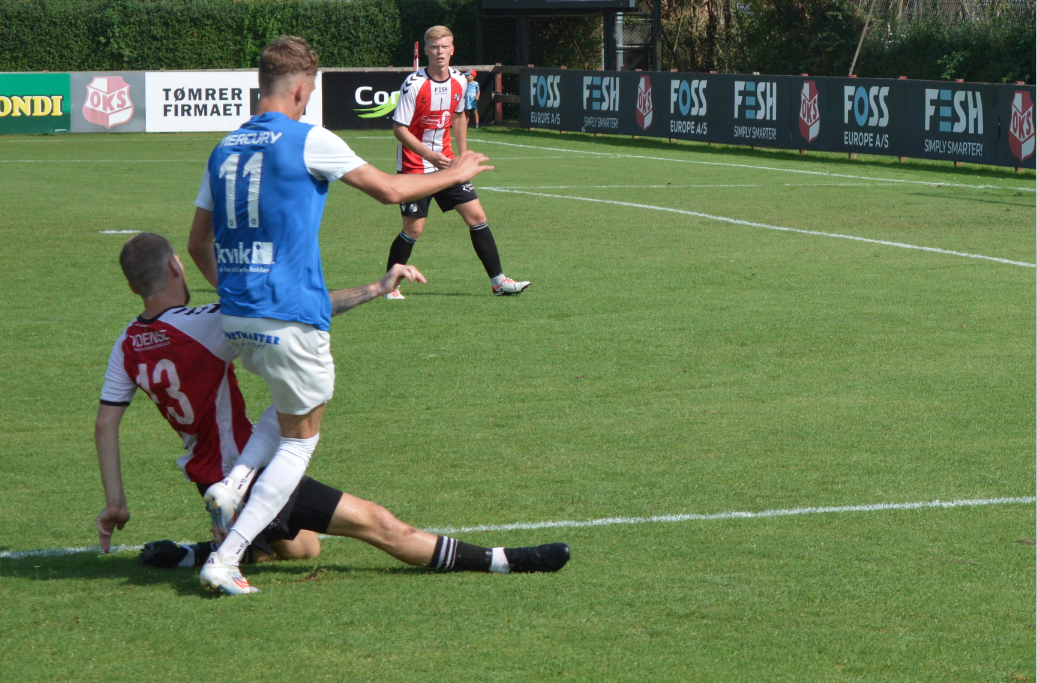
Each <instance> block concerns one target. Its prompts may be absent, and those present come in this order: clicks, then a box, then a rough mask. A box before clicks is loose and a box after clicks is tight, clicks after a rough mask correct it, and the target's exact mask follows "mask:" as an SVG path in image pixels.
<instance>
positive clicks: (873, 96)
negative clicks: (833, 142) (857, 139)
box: [843, 85, 889, 128]
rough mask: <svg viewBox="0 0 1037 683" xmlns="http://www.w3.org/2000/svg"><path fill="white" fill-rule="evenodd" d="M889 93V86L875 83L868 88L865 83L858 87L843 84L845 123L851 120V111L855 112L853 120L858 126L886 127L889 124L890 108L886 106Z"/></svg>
mask: <svg viewBox="0 0 1037 683" xmlns="http://www.w3.org/2000/svg"><path fill="white" fill-rule="evenodd" d="M888 95H889V87H888V86H883V87H879V86H877V85H873V86H871V88H869V89H867V90H865V89H864V86H863V85H859V86H857V87H856V88H854V87H853V86H852V85H847V86H843V123H849V122H850V112H853V120H854V121H856V122H857V125H858V126H861V127H864V126H877V127H879V128H885V127H886V126H888V125H889V108H888V107H887V106H886V97H887V96H888ZM880 111H881V113H880Z"/></svg>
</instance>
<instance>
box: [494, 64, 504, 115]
mask: <svg viewBox="0 0 1037 683" xmlns="http://www.w3.org/2000/svg"><path fill="white" fill-rule="evenodd" d="M497 66H500V62H497ZM503 87H504V75H503V74H501V72H500V71H498V72H497V73H496V74H494V76H493V92H495V93H497V94H498V95H499V94H501V92H502V90H503ZM493 114H494V117H493V120H494V121H503V120H504V105H503V104H501V103H500V102H498V103H497V104H496V105H494V111H493Z"/></svg>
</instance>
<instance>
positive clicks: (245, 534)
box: [219, 434, 320, 565]
mask: <svg viewBox="0 0 1037 683" xmlns="http://www.w3.org/2000/svg"><path fill="white" fill-rule="evenodd" d="M319 439H320V435H319V434H318V435H317V436H314V437H313V438H310V439H287V438H284V437H282V438H281V443H280V445H278V447H277V453H275V454H274V457H273V459H272V460H271V461H270V464H269V465H267V468H266V469H265V470H263V475H262V476H261V477H259V479H258V480H257V481H256V485H255V486H253V487H252V495H251V496H250V497H249V499H248V505H246V506H245V509H244V510H242V511H241V514H240V515H238V521H237V522H235V523H234V527H233V528H232V529H231V530H230V533H229V534H227V538H226V540H224V541H223V544H222V545H220V550H219V556H220V562H222V563H224V564H233V565H237V564H238V562H239V561H240V560H241V556H242V555H243V554H244V553H245V548H247V547H248V544H249V543H251V542H252V540H253V539H254V538H255V537H256V536H258V535H259V533H260V532H261V531H263V529H265V528H266V527H267V526H268V525H269V524H270V522H272V521H274V518H275V517H276V516H277V513H278V512H280V511H281V508H283V507H284V505H285V503H287V502H288V498H289V497H290V496H291V495H292V491H294V490H295V487H296V486H298V485H299V481H300V480H301V479H302V475H304V474H306V467H307V465H309V464H310V456H311V455H313V449H315V448H316V447H317V441H318V440H319Z"/></svg>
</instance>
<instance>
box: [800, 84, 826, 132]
mask: <svg viewBox="0 0 1037 683" xmlns="http://www.w3.org/2000/svg"><path fill="white" fill-rule="evenodd" d="M799 134H800V135H802V136H803V139H804V140H806V141H807V142H813V141H814V140H816V139H817V136H818V135H820V134H821V110H820V109H819V108H818V106H817V83H815V82H814V81H803V91H802V92H801V93H800V95H799Z"/></svg>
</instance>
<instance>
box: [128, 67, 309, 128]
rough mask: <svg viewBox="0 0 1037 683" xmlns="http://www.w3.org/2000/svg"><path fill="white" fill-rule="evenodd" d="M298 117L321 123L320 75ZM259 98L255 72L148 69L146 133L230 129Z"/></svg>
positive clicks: (257, 79) (248, 112)
mask: <svg viewBox="0 0 1037 683" xmlns="http://www.w3.org/2000/svg"><path fill="white" fill-rule="evenodd" d="M316 84H317V87H316V89H315V90H314V91H313V94H312V95H311V96H310V102H309V105H308V106H307V107H306V112H305V113H304V114H303V116H302V121H303V122H305V123H311V124H313V125H316V126H319V125H321V124H322V122H323V102H322V97H321V96H322V91H321V73H319V72H318V73H317V82H316ZM258 98H259V74H258V72H257V71H148V72H147V73H146V74H145V101H146V110H147V112H146V113H147V118H146V129H147V132H149V133H180V132H189V131H195V132H204V131H232V130H237V129H238V128H239V127H241V124H243V123H245V122H246V121H248V119H249V118H250V117H251V116H252V114H253V112H254V109H255V103H256V102H257V101H258Z"/></svg>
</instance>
